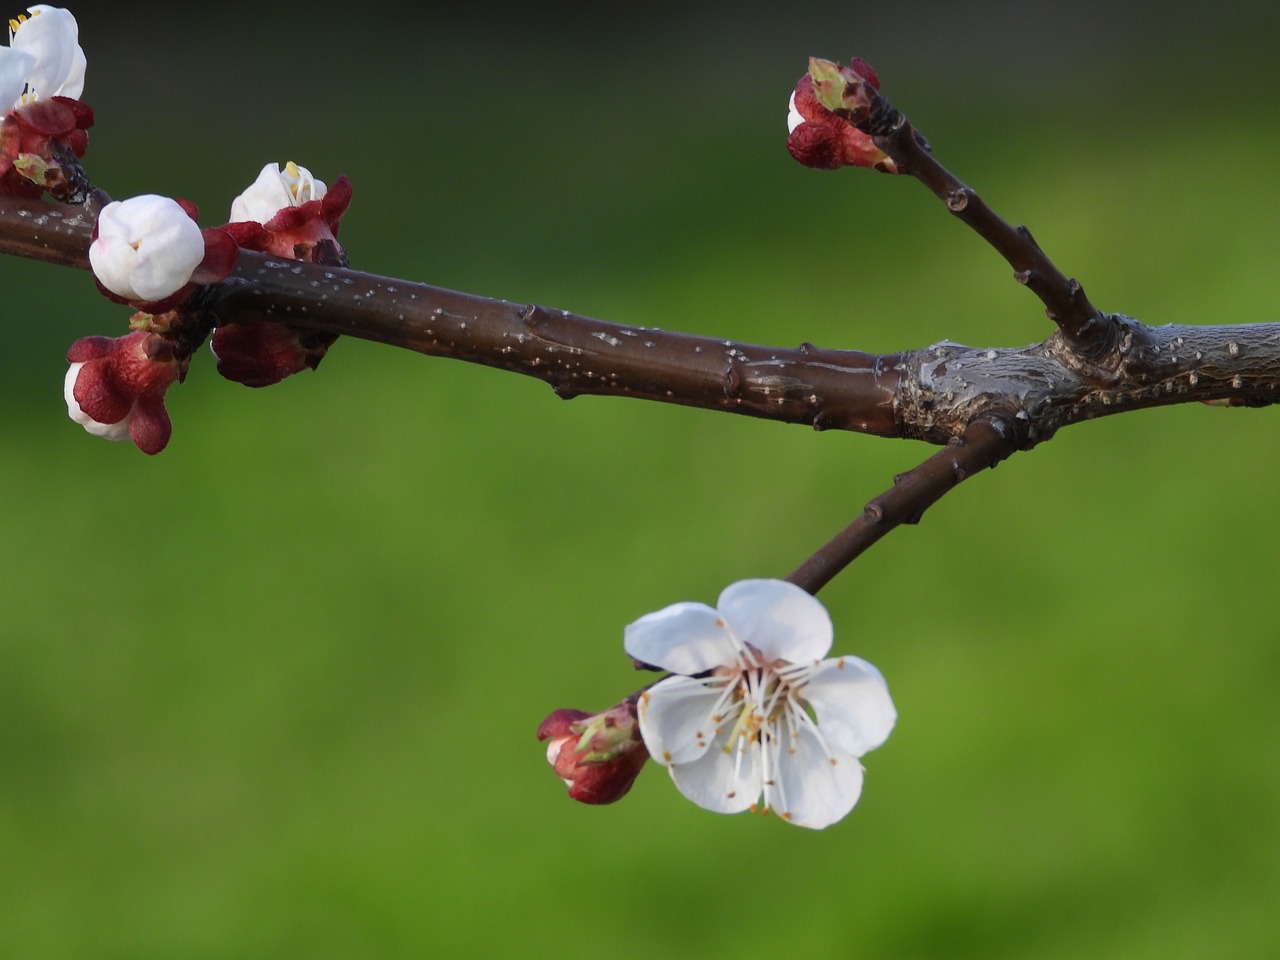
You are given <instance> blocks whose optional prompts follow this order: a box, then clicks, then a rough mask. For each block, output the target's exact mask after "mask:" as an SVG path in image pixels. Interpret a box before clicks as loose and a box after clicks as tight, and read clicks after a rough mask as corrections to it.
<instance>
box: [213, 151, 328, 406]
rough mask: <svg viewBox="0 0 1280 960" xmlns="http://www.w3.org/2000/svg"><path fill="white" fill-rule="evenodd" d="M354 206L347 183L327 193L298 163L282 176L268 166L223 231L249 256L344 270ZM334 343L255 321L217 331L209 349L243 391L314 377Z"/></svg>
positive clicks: (235, 207)
mask: <svg viewBox="0 0 1280 960" xmlns="http://www.w3.org/2000/svg"><path fill="white" fill-rule="evenodd" d="M350 202H351V181H350V180H348V179H347V178H346V177H339V178H338V179H337V180H336V181H335V182H334V184H333V187H332V189H329V188H326V187H325V185H324V182H323V181H321V180H317V179H316V178H315V177H313V176H312V175H311V171H310V170H308V169H307V168H306V167H300V166H298V165H297V164H296V163H294V162H293V161H289V162H288V163H286V164H285V165H284V169H283V170H282V169H280V167H279V166H278V165H277V164H274V163H268V164H267V165H266V166H264V167H263V168H262V170H261V171H259V173H258V177H257V179H256V180H254V182H253V183H252V184H250V186H249V188H248V189H247V190H245V191H244V192H243V193H242V194H240V195H239V196H238V197H236V198H235V200H233V201H232V203H231V222H230V223H228V224H227V225H226V226H225V227H224V228H223V229H224V230H225V231H226V232H227V233H228V234H230V235H231V236H232V237H233V238H234V239H235V241H236V243H237V244H239V245H240V246H241V247H242V248H244V249H246V250H256V251H258V252H260V253H270V254H272V255H274V256H277V257H286V258H288V259H290V260H305V261H307V262H310V263H328V264H331V265H334V266H345V264H346V253H345V252H344V251H343V249H342V247H341V246H340V245H339V244H338V226H339V222H340V221H341V219H342V215H343V213H345V212H346V209H347V205H348V204H349V203H350ZM335 339H337V337H336V335H335V334H328V333H321V332H318V331H315V330H303V329H300V328H298V327H293V326H289V325H288V324H282V323H274V322H271V321H257V322H255V323H227V324H223V325H222V326H220V327H218V328H217V329H216V330H214V331H213V337H212V338H211V339H210V341H209V346H210V348H211V349H212V350H213V353H214V356H216V357H217V358H218V373H220V374H222V375H223V376H224V377H226V378H227V379H228V380H234V381H236V382H237V383H243V384H244V385H245V386H249V387H266V386H270V385H271V384H273V383H279V382H280V381H281V380H283V379H284V378H285V377H289V376H292V375H293V374H295V373H300V372H301V371H303V370H307V369H311V370H314V369H315V368H316V367H317V366H319V364H320V361H321V360H323V359H324V356H325V353H327V352H328V349H329V347H330V346H332V345H333V342H334V340H335Z"/></svg>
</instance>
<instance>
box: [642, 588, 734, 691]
mask: <svg viewBox="0 0 1280 960" xmlns="http://www.w3.org/2000/svg"><path fill="white" fill-rule="evenodd" d="M623 647H624V648H625V649H626V651H627V653H629V654H630V655H631V656H633V657H635V658H636V659H637V660H639V661H641V662H642V663H648V664H651V665H652V666H655V667H661V668H662V669H663V670H670V671H671V672H672V673H682V674H684V675H685V676H691V675H693V674H695V673H702V672H703V671H704V670H710V669H712V668H713V667H718V666H720V665H721V664H724V663H732V662H733V658H734V651H735V650H736V649H737V648H736V646H735V641H734V639H733V637H732V636H731V635H730V633H729V628H728V624H727V623H726V622H725V619H724V617H722V616H721V615H720V613H719V612H718V611H717V610H716V609H715V608H714V607H709V606H707V605H706V604H705V603H694V602H690V601H685V602H682V603H673V604H671V605H670V606H669V607H663V608H662V609H661V610H658V611H655V612H654V613H646V614H645V615H644V616H643V617H641V618H640V619H639V620H637V621H635V622H634V623H631V624H628V625H627V628H626V629H625V630H624V631H623Z"/></svg>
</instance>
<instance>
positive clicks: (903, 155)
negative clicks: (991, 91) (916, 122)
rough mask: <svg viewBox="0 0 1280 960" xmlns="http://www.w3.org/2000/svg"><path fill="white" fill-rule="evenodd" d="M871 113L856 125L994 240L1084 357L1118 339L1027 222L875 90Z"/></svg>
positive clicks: (958, 215)
mask: <svg viewBox="0 0 1280 960" xmlns="http://www.w3.org/2000/svg"><path fill="white" fill-rule="evenodd" d="M873 93H874V96H872V102H871V117H870V119H869V120H867V121H865V122H863V123H861V124H858V127H859V129H861V130H862V131H863V132H864V133H868V134H870V135H871V136H872V137H873V138H874V139H875V142H876V146H878V147H879V148H880V149H881V150H883V151H884V152H885V153H887V154H888V155H889V156H890V157H892V158H893V160H894V162H895V164H897V167H898V170H899V172H900V173H904V174H908V175H910V176H913V177H915V178H916V179H917V180H919V181H920V182H921V183H923V184H924V185H925V186H926V187H928V188H929V189H930V190H931V191H932V192H933V193H934V195H935V196H937V197H938V199H940V200H941V201H942V202H943V203H945V204H946V205H947V209H948V210H949V211H951V213H952V214H954V215H955V217H956V218H957V219H958V220H960V221H962V222H963V223H965V224H968V226H970V227H972V228H973V230H974V231H976V232H977V234H978V235H979V236H981V237H982V239H984V240H986V241H987V243H989V244H991V246H992V247H994V248H995V249H996V251H997V252H998V253H999V254H1000V255H1001V256H1002V257H1004V259H1005V260H1006V261H1007V262H1008V263H1009V265H1010V266H1011V267H1013V270H1014V274H1013V275H1014V278H1015V279H1016V280H1017V281H1018V282H1019V283H1021V284H1023V285H1024V286H1026V287H1027V289H1029V290H1030V291H1031V292H1032V293H1034V294H1035V295H1036V296H1037V297H1039V298H1040V300H1041V301H1042V302H1043V303H1044V305H1045V313H1046V315H1047V316H1048V317H1049V319H1050V320H1052V321H1053V322H1054V323H1056V324H1057V325H1058V328H1059V329H1060V330H1061V331H1062V334H1063V336H1064V337H1065V338H1066V340H1067V342H1068V343H1069V344H1070V345H1071V348H1072V349H1073V350H1074V351H1075V352H1076V353H1078V354H1079V355H1080V356H1081V357H1083V358H1085V359H1087V360H1093V359H1095V358H1097V357H1098V356H1100V355H1102V354H1103V353H1105V352H1106V351H1108V350H1109V349H1111V347H1112V346H1113V344H1114V333H1115V327H1114V324H1113V323H1112V322H1111V320H1112V318H1110V317H1107V316H1105V315H1103V313H1102V312H1101V311H1099V310H1098V309H1097V308H1096V307H1095V306H1094V305H1093V304H1092V303H1090V302H1089V298H1088V297H1087V296H1085V292H1084V288H1083V287H1082V286H1081V285H1080V284H1079V282H1077V281H1076V280H1071V279H1068V278H1067V277H1066V276H1065V275H1064V274H1063V273H1062V271H1060V270H1059V269H1058V268H1057V267H1056V266H1055V265H1054V263H1053V261H1051V260H1050V259H1049V258H1048V256H1046V255H1045V252H1044V251H1043V250H1041V249H1040V245H1039V244H1038V243H1036V241H1035V239H1034V238H1033V237H1032V236H1031V231H1029V230H1028V229H1027V228H1026V227H1022V226H1020V227H1013V226H1010V225H1009V224H1008V223H1006V222H1005V221H1004V220H1003V219H1002V218H1001V217H1000V216H998V215H997V214H996V212H995V211H994V210H992V209H991V208H990V207H989V206H987V203H986V201H984V200H983V199H982V198H981V197H980V196H978V194H977V193H975V192H974V191H973V189H972V188H970V187H968V186H966V185H965V184H963V183H962V182H960V180H959V179H958V178H956V177H955V176H954V175H953V174H952V173H951V172H950V171H949V170H947V169H946V168H945V167H944V166H943V165H942V164H940V163H939V162H938V161H937V160H936V159H934V156H933V154H932V152H930V151H929V150H928V149H927V148H926V147H925V146H924V144H923V143H922V138H921V137H919V136H918V135H917V133H916V130H915V128H914V127H913V126H912V125H911V121H909V120H908V119H907V118H906V117H905V116H904V115H903V114H902V113H900V112H899V111H898V110H896V109H894V108H893V106H892V105H890V103H889V101H888V100H886V99H885V98H884V96H883V95H881V94H880V93H878V92H874V91H873Z"/></svg>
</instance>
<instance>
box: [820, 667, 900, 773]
mask: <svg viewBox="0 0 1280 960" xmlns="http://www.w3.org/2000/svg"><path fill="white" fill-rule="evenodd" d="M801 696H803V697H804V699H805V700H807V701H808V702H809V705H810V706H811V707H813V712H814V713H815V714H816V715H817V718H818V730H819V731H821V733H822V735H823V737H824V738H825V739H826V740H827V742H828V743H830V744H832V745H833V746H834V747H835V748H838V749H839V750H841V751H844V752H847V753H849V754H851V755H853V756H855V757H860V756H862V755H863V754H864V753H866V752H867V751H868V750H874V749H875V748H876V747H878V746H880V744H882V743H884V742H885V740H886V739H888V737H889V733H890V732H891V731H892V730H893V724H894V722H895V721H896V720H897V719H898V711H897V709H896V708H895V707H894V705H893V700H892V699H891V698H890V696H889V687H888V684H886V683H885V682H884V677H883V676H881V674H880V671H879V670H877V669H876V668H875V667H873V666H872V665H871V664H869V663H867V661H865V660H862V659H860V658H858V657H836V658H833V659H831V660H824V661H822V663H820V664H818V666H817V667H816V668H814V670H813V672H812V673H811V674H810V675H809V677H808V681H807V682H806V683H805V686H804V690H803V691H802V692H801Z"/></svg>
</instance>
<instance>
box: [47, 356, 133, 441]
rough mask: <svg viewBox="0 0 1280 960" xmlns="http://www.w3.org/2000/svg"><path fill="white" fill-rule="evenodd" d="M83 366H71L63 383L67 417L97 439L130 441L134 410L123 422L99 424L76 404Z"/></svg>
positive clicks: (78, 364) (80, 364)
mask: <svg viewBox="0 0 1280 960" xmlns="http://www.w3.org/2000/svg"><path fill="white" fill-rule="evenodd" d="M83 366H84V364H83V363H73V364H71V366H70V368H68V370H67V376H66V379H65V380H64V381H63V383H62V396H63V398H64V399H65V400H66V401H67V416H68V417H70V418H71V419H72V420H74V421H75V422H76V423H78V424H80V426H82V427H84V428H85V430H87V431H88V432H89V433H91V434H92V435H93V436H95V437H102V438H103V439H104V440H116V441H120V440H128V439H129V424H130V421H131V420H132V419H133V411H132V410H130V411H129V413H128V415H127V416H126V417H125V418H124V419H123V420H120V421H118V422H116V423H99V422H98V421H97V420H95V419H93V417H91V416H89V414H87V413H85V412H84V411H83V410H82V409H80V404H79V403H77V402H76V398H75V389H76V380H77V379H78V378H79V376H80V369H81V368H82V367H83Z"/></svg>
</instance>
